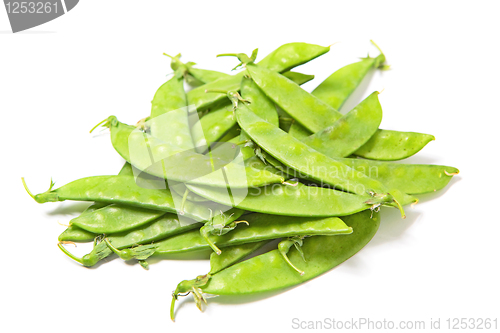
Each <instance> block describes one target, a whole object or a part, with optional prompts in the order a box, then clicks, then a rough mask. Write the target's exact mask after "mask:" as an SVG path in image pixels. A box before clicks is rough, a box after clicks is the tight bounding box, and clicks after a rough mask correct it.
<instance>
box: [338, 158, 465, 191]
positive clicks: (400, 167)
mask: <svg viewBox="0 0 500 333" xmlns="http://www.w3.org/2000/svg"><path fill="white" fill-rule="evenodd" d="M343 161H344V163H345V164H347V165H349V166H350V167H351V168H353V169H356V170H358V171H360V172H363V173H364V174H365V175H367V176H369V177H372V178H374V179H377V180H379V181H380V182H381V183H384V184H385V185H386V186H387V187H389V188H397V189H399V190H401V191H403V192H405V193H409V194H422V193H428V192H434V191H437V190H440V189H442V188H444V187H445V186H446V185H447V184H448V183H449V182H450V180H451V179H452V177H453V176H454V175H457V174H458V173H459V170H458V169H457V168H454V167H450V166H444V165H423V164H399V163H388V162H378V161H370V160H365V159H359V158H346V159H343Z"/></svg>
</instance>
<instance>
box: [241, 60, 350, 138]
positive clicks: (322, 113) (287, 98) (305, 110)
mask: <svg viewBox="0 0 500 333" xmlns="http://www.w3.org/2000/svg"><path fill="white" fill-rule="evenodd" d="M247 71H248V73H249V74H250V76H251V77H252V79H253V80H254V82H255V83H256V84H257V85H258V86H259V87H260V88H261V89H262V91H264V93H265V94H266V95H267V96H268V97H269V98H270V99H271V100H273V101H274V103H276V104H277V105H278V106H279V107H281V108H282V109H283V110H284V111H286V113H288V114H289V115H290V116H292V117H293V118H294V119H295V120H296V121H298V122H299V123H300V124H301V125H302V126H304V127H305V128H306V129H307V130H309V131H310V132H313V133H315V132H317V131H320V130H322V129H323V128H325V127H326V126H325V124H333V123H334V122H335V121H336V120H337V119H339V118H340V117H342V114H341V113H340V112H338V111H337V110H335V109H334V108H332V107H331V106H329V105H328V104H326V103H324V102H323V101H321V100H320V99H319V98H317V97H315V96H314V95H311V94H310V93H308V92H306V91H305V90H303V89H302V88H300V87H299V86H298V85H297V84H295V83H294V82H293V81H291V80H290V79H288V78H286V77H284V76H283V75H281V74H279V73H276V72H273V71H270V70H268V69H266V68H263V67H261V66H255V65H251V64H249V65H247ZM311 110H314V112H311Z"/></svg>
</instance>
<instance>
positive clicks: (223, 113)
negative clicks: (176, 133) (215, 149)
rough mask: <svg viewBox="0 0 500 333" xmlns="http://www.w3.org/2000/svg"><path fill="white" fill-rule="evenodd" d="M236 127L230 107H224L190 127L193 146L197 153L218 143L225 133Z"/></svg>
mask: <svg viewBox="0 0 500 333" xmlns="http://www.w3.org/2000/svg"><path fill="white" fill-rule="evenodd" d="M235 125H236V119H235V116H234V111H233V108H232V106H231V105H224V106H222V107H220V108H218V109H217V110H214V111H212V112H210V113H208V114H206V115H205V116H203V118H201V119H200V120H199V123H196V124H194V125H193V126H192V127H191V134H192V136H193V141H194V145H195V147H196V149H197V151H198V152H203V151H204V150H206V147H207V146H208V145H209V144H210V143H212V142H216V141H218V140H219V139H220V138H221V137H222V136H224V134H225V133H227V132H228V131H229V130H230V129H231V128H233V127H234V126H235Z"/></svg>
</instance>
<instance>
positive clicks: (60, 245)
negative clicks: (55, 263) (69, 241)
mask: <svg viewBox="0 0 500 333" xmlns="http://www.w3.org/2000/svg"><path fill="white" fill-rule="evenodd" d="M57 246H59V248H60V249H61V251H63V252H64V254H66V255H67V256H68V257H70V258H71V259H73V260H74V261H76V262H78V263H80V264H82V265H83V260H82V258H78V257H77V256H75V255H74V254H73V253H71V252H69V251H68V250H66V248H65V247H64V246H63V245H62V244H61V243H58V244H57Z"/></svg>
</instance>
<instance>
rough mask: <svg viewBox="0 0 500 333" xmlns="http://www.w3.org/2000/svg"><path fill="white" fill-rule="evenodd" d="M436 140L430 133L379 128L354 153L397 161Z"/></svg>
mask: <svg viewBox="0 0 500 333" xmlns="http://www.w3.org/2000/svg"><path fill="white" fill-rule="evenodd" d="M434 140H435V138H434V136H433V135H430V134H423V133H415V132H399V131H390V130H381V129H379V130H377V132H375V134H374V135H373V136H372V137H371V138H370V140H368V142H366V143H365V144H364V145H363V146H361V147H360V148H359V149H358V150H356V151H355V152H354V154H355V155H357V156H359V157H363V158H368V159H373V160H381V161H397V160H402V159H404V158H407V157H410V156H412V155H414V154H416V153H418V152H419V151H420V150H422V148H424V147H425V146H426V145H427V144H428V143H429V142H431V141H434Z"/></svg>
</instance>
